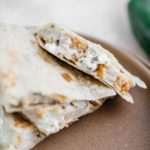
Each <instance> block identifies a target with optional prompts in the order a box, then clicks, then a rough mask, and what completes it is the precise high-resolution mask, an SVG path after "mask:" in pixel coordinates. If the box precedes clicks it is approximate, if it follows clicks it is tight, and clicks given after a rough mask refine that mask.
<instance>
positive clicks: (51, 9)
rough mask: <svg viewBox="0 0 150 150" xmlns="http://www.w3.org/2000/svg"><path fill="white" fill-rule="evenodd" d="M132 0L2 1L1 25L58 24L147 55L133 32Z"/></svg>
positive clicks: (0, 10) (0, 1)
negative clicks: (129, 13) (131, 27)
mask: <svg viewBox="0 0 150 150" xmlns="http://www.w3.org/2000/svg"><path fill="white" fill-rule="evenodd" d="M127 2H128V0H0V22H4V23H11V24H19V25H32V26H33V25H42V24H46V23H49V22H54V23H58V24H60V25H63V26H65V27H67V28H69V29H72V30H74V31H78V32H81V33H86V34H88V35H92V36H93V37H96V38H99V39H101V40H104V41H106V42H109V43H110V44H112V45H114V46H116V47H119V48H121V49H124V50H129V51H132V52H134V53H136V54H138V55H141V56H144V57H145V55H144V53H143V51H142V48H141V47H140V46H139V45H138V43H137V41H136V40H135V38H134V36H133V35H132V33H131V29H130V25H129V20H128V14H127Z"/></svg>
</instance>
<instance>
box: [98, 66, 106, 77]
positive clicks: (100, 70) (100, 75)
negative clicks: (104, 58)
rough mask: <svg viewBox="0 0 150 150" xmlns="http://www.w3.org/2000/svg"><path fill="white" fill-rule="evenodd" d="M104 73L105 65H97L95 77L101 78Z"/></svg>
mask: <svg viewBox="0 0 150 150" xmlns="http://www.w3.org/2000/svg"><path fill="white" fill-rule="evenodd" d="M105 71H106V65H105V64H99V65H98V67H97V69H96V72H97V75H98V76H99V77H101V78H102V77H103V75H104V73H105Z"/></svg>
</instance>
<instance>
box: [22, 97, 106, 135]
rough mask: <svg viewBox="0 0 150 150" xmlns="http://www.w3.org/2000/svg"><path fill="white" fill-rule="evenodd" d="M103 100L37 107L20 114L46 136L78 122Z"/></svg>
mask: <svg viewBox="0 0 150 150" xmlns="http://www.w3.org/2000/svg"><path fill="white" fill-rule="evenodd" d="M105 99H106V98H105ZM105 99H100V100H97V101H72V102H71V103H68V104H54V105H50V106H49V105H45V106H39V107H36V108H34V109H31V110H27V111H23V112H22V114H23V115H24V116H25V117H26V118H27V119H29V120H30V121H31V122H32V123H33V124H34V125H35V126H36V127H37V128H38V129H39V130H40V131H41V132H42V133H44V134H45V135H47V136H48V135H50V134H53V133H56V132H58V131H59V130H60V129H63V128H64V127H68V126H69V125H70V124H71V123H73V122H74V121H76V120H78V119H79V117H81V116H84V115H86V114H89V113H91V112H93V111H95V110H96V109H98V108H99V107H100V106H101V105H102V104H103V102H104V101H105Z"/></svg>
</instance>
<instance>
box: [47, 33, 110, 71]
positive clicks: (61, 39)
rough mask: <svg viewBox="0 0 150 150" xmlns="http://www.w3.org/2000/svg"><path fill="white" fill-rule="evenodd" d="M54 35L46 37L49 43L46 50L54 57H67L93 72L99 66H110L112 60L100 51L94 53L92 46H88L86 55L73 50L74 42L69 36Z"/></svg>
mask: <svg viewBox="0 0 150 150" xmlns="http://www.w3.org/2000/svg"><path fill="white" fill-rule="evenodd" d="M52 35H53V36H54V37H53V36H52ZM52 35H51V36H50V37H45V41H47V42H46V44H45V48H46V49H48V51H49V52H51V53H53V54H54V55H58V56H61V57H65V58H66V59H68V60H71V61H73V62H74V63H75V64H78V65H79V66H81V67H84V68H86V69H88V70H92V71H94V70H96V69H97V66H98V64H106V65H107V66H108V65H109V64H110V58H109V57H108V56H107V55H106V54H104V53H101V52H100V51H97V52H96V51H94V50H93V49H94V47H93V46H92V45H90V44H89V45H88V49H87V52H86V53H85V54H84V53H83V52H81V51H80V50H78V49H75V48H71V44H72V41H71V39H70V38H68V37H67V36H65V35H59V36H56V35H58V34H56V35H55V34H52ZM50 38H51V39H50ZM52 39H53V40H52ZM54 39H55V42H54ZM95 46H96V45H95Z"/></svg>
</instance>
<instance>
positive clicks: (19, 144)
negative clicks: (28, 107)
mask: <svg viewBox="0 0 150 150" xmlns="http://www.w3.org/2000/svg"><path fill="white" fill-rule="evenodd" d="M45 137H46V136H45V135H44V134H43V133H41V132H40V131H39V130H38V129H37V128H36V127H35V126H33V125H32V124H31V123H30V122H28V121H27V120H25V119H24V118H23V117H21V116H19V115H18V114H9V113H5V112H4V110H3V108H2V107H0V149H1V150H29V149H31V148H33V147H34V146H35V145H37V144H38V143H39V142H41V141H42V140H43V139H44V138H45Z"/></svg>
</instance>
